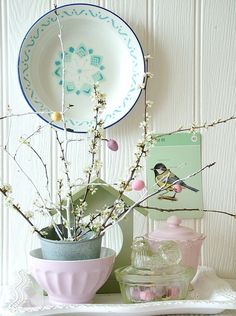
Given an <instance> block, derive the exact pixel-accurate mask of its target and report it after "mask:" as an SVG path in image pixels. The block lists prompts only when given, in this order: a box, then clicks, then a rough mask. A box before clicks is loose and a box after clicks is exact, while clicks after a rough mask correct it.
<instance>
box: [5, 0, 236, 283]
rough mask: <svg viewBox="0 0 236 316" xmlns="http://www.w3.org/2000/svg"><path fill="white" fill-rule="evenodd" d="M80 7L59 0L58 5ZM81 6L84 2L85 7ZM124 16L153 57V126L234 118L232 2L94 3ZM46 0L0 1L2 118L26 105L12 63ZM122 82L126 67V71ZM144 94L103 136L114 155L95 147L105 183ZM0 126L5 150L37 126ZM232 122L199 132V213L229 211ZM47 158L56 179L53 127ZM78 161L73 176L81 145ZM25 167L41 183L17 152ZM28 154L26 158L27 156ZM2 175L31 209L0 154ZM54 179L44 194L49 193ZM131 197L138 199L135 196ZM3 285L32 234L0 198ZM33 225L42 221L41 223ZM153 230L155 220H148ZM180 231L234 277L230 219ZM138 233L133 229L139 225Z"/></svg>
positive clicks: (129, 148) (233, 206)
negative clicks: (196, 235)
mask: <svg viewBox="0 0 236 316" xmlns="http://www.w3.org/2000/svg"><path fill="white" fill-rule="evenodd" d="M72 2H82V1H72V0H70V1H63V0H59V1H57V4H58V5H62V4H66V3H72ZM83 2H84V1H83ZM86 2H88V3H92V4H96V5H101V6H103V7H105V8H108V9H109V10H111V11H113V12H115V13H116V14H118V15H119V16H120V17H121V18H123V19H124V20H126V21H127V22H128V24H129V25H130V26H131V28H132V29H133V30H134V31H135V33H136V34H137V36H138V38H139V40H140V42H141V44H142V46H143V49H144V52H145V54H148V53H150V54H151V55H152V56H153V59H152V60H151V62H150V70H151V71H152V72H153V73H154V74H155V78H154V79H153V80H152V81H151V82H150V86H149V98H150V99H152V100H153V101H154V102H155V105H154V106H153V108H152V110H151V115H152V119H151V122H150V123H151V129H153V130H156V131H158V132H166V131H171V130H173V129H175V128H177V127H179V126H181V125H183V126H190V125H191V124H192V122H195V121H196V122H199V123H203V122H205V121H207V122H212V121H213V120H215V119H218V118H227V117H229V116H231V115H233V114H236V36H235V34H236V1H235V0H224V1H222V0H97V1H86ZM53 3H54V1H49V0H40V1H39V0H11V1H10V0H0V15H1V19H0V23H1V29H0V116H2V115H3V114H4V113H6V111H7V105H8V104H10V106H11V108H12V109H13V112H19V113H20V112H26V111H29V107H28V105H27V103H26V101H25V100H24V98H23V95H22V93H21V91H20V87H19V83H18V77H17V58H18V51H19V47H20V44H21V41H22V39H23V37H24V35H25V33H26V31H27V30H28V29H29V27H30V26H31V25H32V23H33V22H34V21H35V20H36V19H37V18H38V17H40V16H41V15H42V14H44V13H45V12H47V11H48V10H49V9H50V8H52V7H53ZM124 76H125V69H124ZM142 102H143V97H141V98H140V100H139V101H138V103H137V104H136V106H135V107H134V109H133V110H132V111H131V113H129V115H128V116H127V117H125V118H124V119H123V120H122V121H121V122H119V123H118V124H116V125H115V126H113V127H111V128H109V129H108V130H107V131H106V136H107V138H109V137H112V138H115V139H117V141H118V142H119V144H120V150H119V151H118V152H117V153H116V154H115V155H114V153H111V152H108V151H107V150H106V148H102V151H101V156H102V158H103V159H104V168H103V171H102V177H103V178H104V180H106V181H107V182H113V181H115V180H117V179H119V178H122V177H123V176H124V175H125V171H126V170H127V168H128V166H129V164H130V163H131V161H132V158H133V156H132V153H133V150H134V146H135V143H136V141H137V140H138V138H139V135H138V134H139V133H141V130H140V129H139V122H140V120H141V118H142V105H143V103H142ZM20 122H21V123H19V121H17V119H12V120H11V121H10V120H9V121H4V122H1V123H0V124H1V125H0V133H1V134H0V138H1V145H2V144H4V143H5V142H6V140H7V137H8V135H9V134H10V137H11V143H10V146H11V148H15V146H17V142H18V139H19V137H20V136H21V135H28V134H30V132H31V131H34V130H35V128H37V126H38V125H40V124H42V122H41V120H40V119H39V118H38V117H36V116H32V117H30V119H29V117H27V118H21V119H20ZM235 139H236V121H232V122H230V123H228V124H223V125H222V126H218V127H216V128H214V129H209V130H208V131H204V132H203V146H202V161H203V165H205V164H206V163H209V162H213V161H216V162H217V164H216V166H215V167H214V168H211V169H210V170H209V171H207V172H205V173H204V174H203V186H204V207H205V208H208V209H219V210H224V211H229V212H236V185H235V179H236V166H235V156H236V141H235ZM35 146H37V147H38V148H39V149H40V150H41V151H42V152H43V153H44V157H46V160H47V163H48V166H49V172H50V176H51V177H52V179H56V177H57V174H58V168H59V166H58V165H57V163H56V161H57V148H56V144H55V141H54V140H53V138H52V135H51V133H50V131H49V132H48V134H44V138H43V139H41V138H40V140H39V139H38V140H37V139H36V143H35ZM71 156H73V157H74V159H76V160H77V161H78V163H77V164H75V165H76V166H75V169H74V170H72V172H73V174H75V173H78V172H80V171H79V170H81V167H82V166H83V165H85V163H86V160H87V151H86V144H85V142H81V143H79V144H78V145H77V146H76V147H73V149H71ZM19 157H20V158H19V159H20V161H21V163H22V165H23V166H24V167H25V168H27V170H30V173H31V175H32V177H33V179H34V181H35V182H36V183H37V184H42V181H43V180H42V177H41V176H40V172H39V171H38V170H39V165H38V164H37V163H36V162H35V160H34V159H31V158H32V157H31V155H30V153H29V154H28V155H27V156H26V155H25V153H24V152H23V151H22V152H20V156H19ZM26 157H27V158H26ZM0 168H1V175H0V179H1V180H2V181H3V182H4V183H5V182H9V183H11V184H12V186H13V189H14V191H15V197H16V200H18V201H19V202H20V203H21V204H22V205H23V207H24V208H25V209H27V210H28V209H30V205H31V203H32V200H33V198H34V191H33V189H32V187H31V185H30V184H29V183H28V181H27V180H26V179H25V178H24V177H23V176H22V175H20V173H19V172H18V170H17V168H16V167H15V165H14V164H13V163H12V161H10V160H9V158H8V157H7V156H6V155H4V154H3V153H2V152H1V153H0ZM53 183H54V182H53V181H52V183H51V190H52V192H53V193H55V186H54V184H53ZM132 197H133V198H135V196H132ZM0 201H1V204H0V267H1V269H0V284H7V283H8V282H10V281H11V279H12V278H13V275H14V272H15V271H16V270H19V269H22V268H23V269H24V268H26V267H27V254H28V252H29V250H30V249H32V248H33V247H36V246H37V245H38V241H37V237H36V236H34V235H33V234H32V232H31V230H30V228H29V227H28V225H26V224H25V223H24V221H22V220H21V219H20V218H19V216H18V215H17V214H15V212H14V211H13V210H11V209H8V208H7V207H6V206H5V203H4V201H3V199H2V197H0ZM136 221H139V222H140V221H141V222H140V223H138V225H135V234H140V233H143V232H144V231H145V229H146V222H145V220H144V219H143V218H142V217H140V216H137V218H136ZM39 224H40V222H39ZM149 224H150V227H151V228H153V227H154V226H158V225H159V223H149ZM184 224H185V225H188V226H189V227H192V228H193V229H195V230H197V231H199V232H203V233H205V234H206V235H207V239H206V240H205V242H204V246H203V251H202V259H201V260H202V264H204V265H208V266H211V267H214V268H215V269H216V271H217V273H218V274H219V275H220V276H222V277H231V278H233V277H235V278H236V241H235V236H236V220H234V219H233V218H229V217H227V216H224V215H217V214H212V213H208V214H205V216H204V217H203V219H201V220H188V221H184ZM137 227H138V228H137Z"/></svg>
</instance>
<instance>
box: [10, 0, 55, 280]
mask: <svg viewBox="0 0 236 316" xmlns="http://www.w3.org/2000/svg"><path fill="white" fill-rule="evenodd" d="M7 5H8V6H7V16H6V18H7V23H8V25H9V31H8V39H7V40H6V42H5V45H7V52H8V54H7V56H8V62H9V80H8V82H7V83H8V86H9V91H10V93H9V98H8V100H7V102H8V103H9V104H10V106H11V108H12V111H13V113H23V112H29V106H28V105H27V103H26V101H25V100H24V98H23V95H22V92H21V91H20V86H19V83H18V76H17V59H18V52H19V48H20V44H21V42H22V40H23V37H24V35H25V34H26V32H27V30H28V29H29V27H30V26H31V25H32V24H33V22H35V21H36V20H37V19H38V18H39V17H40V16H41V15H42V14H43V13H44V12H45V11H46V10H48V9H49V1H37V0H34V1H23V2H22V1H20V0H16V1H9V2H7ZM29 13H30V14H29ZM11 122H12V124H11V128H10V130H9V133H11V134H10V136H11V141H10V143H9V148H10V150H11V151H12V152H13V153H14V151H15V149H16V148H17V146H18V145H19V138H20V136H27V135H30V134H31V133H32V131H35V130H36V129H37V127H38V126H39V125H40V124H44V123H43V122H42V121H41V120H40V119H39V118H38V117H37V116H34V115H32V116H30V117H28V116H27V117H21V118H15V119H12V120H11ZM33 145H34V146H35V147H36V148H40V152H41V153H42V155H43V157H45V158H44V159H45V160H46V162H49V161H50V151H48V148H50V147H49V146H50V131H48V133H47V132H45V133H43V134H42V135H41V136H40V138H38V137H37V138H36V139H35V141H34V142H33ZM18 160H19V162H20V164H21V165H22V167H23V168H24V169H25V170H26V171H27V173H28V174H30V175H31V177H32V179H33V181H34V182H35V183H36V185H37V186H38V187H41V188H43V187H44V182H45V179H44V174H43V169H42V167H41V166H40V164H39V163H38V161H37V158H35V156H34V155H33V154H32V153H31V152H30V151H29V150H28V149H27V148H24V149H23V150H20V151H19V156H18ZM49 173H50V170H49ZM9 182H10V183H11V185H12V188H13V192H14V197H15V202H19V203H20V204H21V205H22V208H23V209H24V210H25V211H27V210H30V209H31V207H32V202H33V200H34V199H35V191H34V189H33V188H32V186H31V184H30V183H29V181H28V180H27V179H26V178H25V177H24V176H23V175H21V173H20V172H19V170H18V168H17V167H16V165H15V164H14V162H12V161H9ZM36 243H37V241H36V236H32V232H31V229H30V228H29V227H28V225H26V223H25V222H24V221H23V220H22V219H21V218H19V215H18V214H16V213H15V212H14V211H13V210H10V211H9V226H8V255H7V254H6V258H7V260H8V267H9V270H8V278H9V280H10V279H11V278H12V276H13V272H14V271H16V270H18V269H20V268H22V267H25V266H26V263H27V255H28V252H29V250H30V249H31V247H33V246H34V245H35V244H36ZM16 258H17V259H16Z"/></svg>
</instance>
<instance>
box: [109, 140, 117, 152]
mask: <svg viewBox="0 0 236 316" xmlns="http://www.w3.org/2000/svg"><path fill="white" fill-rule="evenodd" d="M107 147H108V148H109V149H110V150H112V151H117V150H118V148H119V146H118V144H117V142H116V141H115V140H114V139H109V140H108V141H107Z"/></svg>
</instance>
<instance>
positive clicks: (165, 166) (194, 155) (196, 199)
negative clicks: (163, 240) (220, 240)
mask: <svg viewBox="0 0 236 316" xmlns="http://www.w3.org/2000/svg"><path fill="white" fill-rule="evenodd" d="M146 167H147V171H146V172H147V188H148V194H151V193H154V192H156V191H157V190H161V192H159V193H158V194H155V195H153V196H152V197H150V198H149V199H148V211H149V217H150V218H152V219H156V220H164V219H166V218H168V217H169V216H171V215H173V214H175V215H177V216H179V217H181V218H200V217H202V214H203V212H202V211H193V210H191V211H184V209H200V210H201V209H202V208H203V196H202V177H201V173H198V174H197V175H195V176H191V175H192V174H194V173H195V172H196V171H198V170H200V169H201V134H200V133H194V134H192V133H178V134H173V135H168V136H162V137H160V138H158V141H157V142H156V144H155V145H154V147H153V148H152V149H151V151H150V153H149V155H148V158H147V164H146ZM157 209H159V210H157ZM163 209H164V210H172V209H174V210H176V211H175V212H167V211H163ZM161 210H162V211H161Z"/></svg>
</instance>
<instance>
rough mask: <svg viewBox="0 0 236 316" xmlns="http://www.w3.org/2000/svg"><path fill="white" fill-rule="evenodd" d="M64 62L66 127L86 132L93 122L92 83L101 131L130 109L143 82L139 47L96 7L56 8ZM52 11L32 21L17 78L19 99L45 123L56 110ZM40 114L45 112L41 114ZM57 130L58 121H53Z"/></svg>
mask: <svg viewBox="0 0 236 316" xmlns="http://www.w3.org/2000/svg"><path fill="white" fill-rule="evenodd" d="M56 12H57V14H58V17H59V19H60V23H61V26H62V41H63V46H64V52H65V58H64V64H65V81H64V91H65V106H66V107H69V105H73V107H70V108H69V109H68V110H67V111H66V114H65V118H66V127H67V128H68V129H70V130H72V131H74V132H86V131H87V130H88V129H89V128H90V127H91V125H92V123H93V113H92V102H91V98H90V95H91V93H92V90H93V84H94V83H95V82H99V86H100V90H101V91H103V92H104V93H105V94H106V95H107V107H106V110H105V111H104V113H103V114H104V115H103V119H104V121H105V128H107V127H109V126H111V125H113V124H115V123H116V122H118V121H119V120H121V119H122V118H123V117H124V116H125V115H126V114H127V113H128V112H129V111H130V110H131V109H132V107H133V106H134V105H135V103H136V101H137V100H138V98H139V95H140V93H141V89H140V87H139V85H140V84H142V83H143V74H144V68H145V66H144V56H143V51H142V48H141V45H140V43H139V41H138V39H137V37H136V35H135V33H134V32H133V31H132V29H131V28H130V27H129V25H128V24H127V23H126V22H125V21H124V20H122V19H121V18H120V17H119V16H117V15H116V14H114V13H112V12H111V11H109V10H107V9H104V8H102V7H99V6H95V5H90V4H69V5H64V6H61V7H58V8H57V11H56ZM56 12H55V10H52V11H49V12H48V13H46V14H45V15H43V16H42V17H41V18H40V19H39V20H37V21H36V22H35V23H34V24H33V26H32V27H31V28H30V29H29V31H28V33H27V34H26V36H25V38H24V40H23V42H22V45H21V48H20V52H19V60H18V74H19V81H20V85H21V89H22V91H23V94H24V96H25V98H26V100H27V102H28V103H29V105H30V106H31V107H32V109H33V110H34V111H36V112H40V114H39V115H40V117H41V118H42V119H44V120H45V121H47V122H50V113H51V112H52V111H61V103H62V96H61V95H62V92H61V91H62V84H63V74H62V68H63V67H62V55H63V54H62V49H61V46H60V41H59V38H58V34H59V27H58V21H57V16H56ZM42 112H45V113H42ZM54 125H55V126H56V127H59V128H62V122H56V123H55V122H54Z"/></svg>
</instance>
